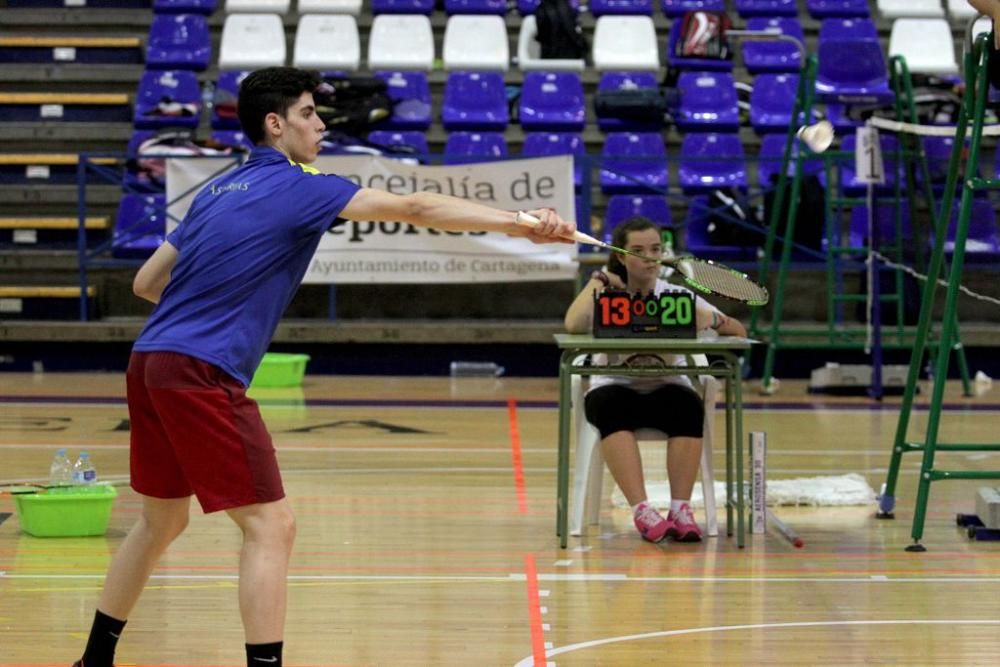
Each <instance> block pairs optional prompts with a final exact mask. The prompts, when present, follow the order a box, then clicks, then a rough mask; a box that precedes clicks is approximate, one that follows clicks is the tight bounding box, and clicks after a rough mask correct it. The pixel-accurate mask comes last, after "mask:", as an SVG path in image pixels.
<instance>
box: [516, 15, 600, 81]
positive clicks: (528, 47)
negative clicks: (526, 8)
mask: <svg viewBox="0 0 1000 667" xmlns="http://www.w3.org/2000/svg"><path fill="white" fill-rule="evenodd" d="M537 34H538V24H537V23H536V22H535V17H534V15H533V14H529V15H527V16H525V17H524V18H522V19H521V32H520V33H519V34H518V36H517V65H518V67H520V68H521V69H522V70H524V71H528V70H545V71H547V72H555V71H566V70H570V71H574V72H582V71H583V68H584V66H585V65H586V63H585V62H584V61H583V60H582V59H580V60H573V59H571V58H542V55H541V51H542V50H541V46H540V45H539V43H538V40H536V39H535V36H536V35H537Z"/></svg>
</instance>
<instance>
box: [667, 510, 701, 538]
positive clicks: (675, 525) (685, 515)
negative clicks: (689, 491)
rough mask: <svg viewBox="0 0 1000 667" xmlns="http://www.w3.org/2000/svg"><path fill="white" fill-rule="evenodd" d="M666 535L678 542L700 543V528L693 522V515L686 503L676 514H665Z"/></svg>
mask: <svg viewBox="0 0 1000 667" xmlns="http://www.w3.org/2000/svg"><path fill="white" fill-rule="evenodd" d="M667 523H668V524H670V525H669V527H668V528H667V535H669V536H670V537H672V538H674V539H675V540H677V541H678V542H701V528H699V527H698V524H697V523H696V522H695V520H694V513H693V512H692V511H691V506H690V505H688V504H687V503H684V504H683V505H681V507H680V509H679V510H677V512H673V511H671V512H670V513H669V514H667Z"/></svg>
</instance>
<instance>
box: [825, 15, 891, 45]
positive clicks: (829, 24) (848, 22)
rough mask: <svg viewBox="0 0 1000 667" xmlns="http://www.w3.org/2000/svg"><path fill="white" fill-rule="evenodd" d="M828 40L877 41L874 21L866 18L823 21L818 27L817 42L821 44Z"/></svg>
mask: <svg viewBox="0 0 1000 667" xmlns="http://www.w3.org/2000/svg"><path fill="white" fill-rule="evenodd" d="M830 39H834V40H836V39H847V40H851V41H856V40H859V39H867V40H871V41H878V29H877V28H876V27H875V22H874V21H872V20H871V19H866V18H858V17H855V18H833V19H825V20H824V21H823V22H822V23H820V25H819V40H820V41H821V42H822V41H826V40H830Z"/></svg>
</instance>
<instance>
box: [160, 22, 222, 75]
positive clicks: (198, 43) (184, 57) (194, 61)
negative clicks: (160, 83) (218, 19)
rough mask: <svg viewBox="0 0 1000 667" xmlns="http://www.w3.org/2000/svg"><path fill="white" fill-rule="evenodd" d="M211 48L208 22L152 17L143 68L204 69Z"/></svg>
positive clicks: (206, 65)
mask: <svg viewBox="0 0 1000 667" xmlns="http://www.w3.org/2000/svg"><path fill="white" fill-rule="evenodd" d="M211 54H212V44H211V40H210V38H209V34H208V21H206V20H205V17H204V16H201V15H199V14H154V15H153V22H152V23H151V24H150V26H149V43H148V45H147V48H146V66H147V67H148V68H149V69H190V70H195V71H198V72H200V71H202V70H204V69H205V68H207V67H208V61H209V58H210V56H211Z"/></svg>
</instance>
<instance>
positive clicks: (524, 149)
mask: <svg viewBox="0 0 1000 667" xmlns="http://www.w3.org/2000/svg"><path fill="white" fill-rule="evenodd" d="M586 153H587V149H586V146H584V145H583V138H582V137H581V136H580V135H579V134H576V133H574V132H529V133H528V134H526V135H524V144H523V145H522V146H521V155H523V156H525V157H544V156H548V155H572V156H574V157H583V156H584V155H586ZM583 166H584V163H583V160H577V159H574V160H573V185H574V186H575V187H580V184H581V183H582V182H583Z"/></svg>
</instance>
